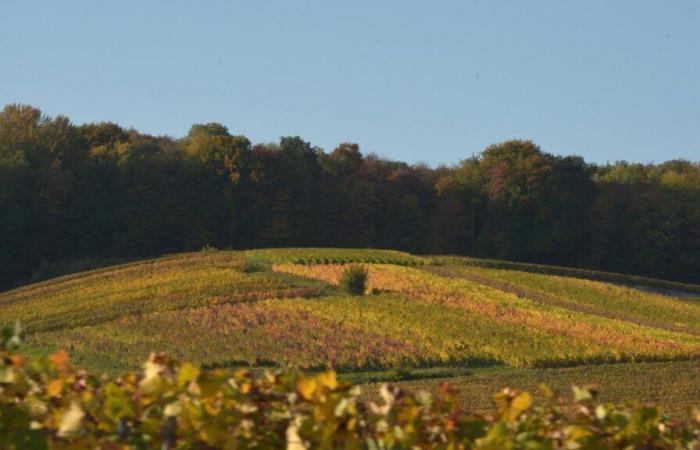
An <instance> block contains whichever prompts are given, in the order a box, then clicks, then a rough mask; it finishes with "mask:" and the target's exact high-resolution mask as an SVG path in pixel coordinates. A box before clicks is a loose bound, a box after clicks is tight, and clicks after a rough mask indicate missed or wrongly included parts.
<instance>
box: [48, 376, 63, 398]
mask: <svg viewBox="0 0 700 450" xmlns="http://www.w3.org/2000/svg"><path fill="white" fill-rule="evenodd" d="M61 392H63V380H61V379H58V380H53V381H52V382H50V383H49V384H48V385H47V386H46V395H48V396H49V397H58V396H60V395H61Z"/></svg>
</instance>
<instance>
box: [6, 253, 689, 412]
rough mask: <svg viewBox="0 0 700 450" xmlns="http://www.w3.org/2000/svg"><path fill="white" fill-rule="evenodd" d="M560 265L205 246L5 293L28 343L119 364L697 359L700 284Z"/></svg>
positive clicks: (111, 368) (491, 369) (591, 369)
mask: <svg viewBox="0 0 700 450" xmlns="http://www.w3.org/2000/svg"><path fill="white" fill-rule="evenodd" d="M349 263H361V264H364V265H365V266H366V267H368V269H369V282H368V292H367V295H365V296H360V297H353V296H349V295H347V294H345V293H344V292H343V291H341V290H340V289H339V287H338V286H337V282H338V278H339V276H340V274H341V272H342V270H343V268H344V265H346V264H349ZM562 270H564V269H562V268H547V267H545V266H527V265H512V264H509V263H501V264H500V266H499V265H498V264H496V262H493V261H491V262H488V263H485V262H483V261H482V262H481V263H479V260H471V259H463V258H450V257H419V256H413V255H410V254H407V253H403V252H396V251H389V250H357V249H268V250H252V251H242V252H229V251H206V252H199V253H188V254H178V255H172V256H168V257H164V258H159V259H154V260H148V261H140V262H136V263H131V264H125V265H120V266H114V267H108V268H102V269H98V270H94V271H88V272H83V273H79V274H74V275H69V276H64V277H60V278H56V279H53V280H49V281H46V282H43V283H37V284H34V285H30V286H27V287H23V288H19V289H15V290H12V291H8V292H5V293H2V294H0V322H2V323H9V322H12V321H14V320H20V321H21V323H22V324H23V325H24V327H25V330H26V341H27V351H29V352H30V353H35V354H47V353H50V352H54V351H55V350H57V349H59V348H64V349H67V350H68V351H69V352H70V353H71V355H72V357H73V359H74V361H75V363H76V365H78V366H83V367H87V368H91V369H95V370H101V371H108V372H119V371H122V370H126V369H130V368H134V367H138V366H139V365H140V364H141V363H142V362H143V361H144V360H145V359H146V358H147V357H148V355H149V354H150V352H152V351H164V352H166V353H168V354H169V355H171V356H173V357H176V358H179V359H184V360H190V361H194V362H196V363H199V364H202V365H204V366H205V367H237V366H252V367H263V366H298V367H301V368H304V369H308V370H316V369H321V368H325V367H327V366H332V367H333V368H335V369H337V370H339V371H341V373H343V376H344V377H346V378H353V379H355V380H356V381H376V380H381V379H387V378H388V379H401V378H444V377H452V378H454V379H456V380H458V381H459V382H461V383H462V384H464V385H466V386H470V389H472V390H473V389H474V386H473V383H472V381H474V380H478V379H479V377H482V378H481V379H489V380H491V383H486V385H488V386H487V387H486V386H484V389H483V390H484V391H485V392H486V391H487V392H489V393H491V392H493V390H494V389H493V387H494V385H493V383H496V384H498V383H500V382H503V384H507V380H508V379H509V377H515V378H514V379H515V380H521V381H522V382H523V383H525V384H527V383H530V384H532V383H534V382H535V381H536V380H535V378H537V377H540V378H542V379H547V378H549V379H552V380H557V379H560V377H559V375H557V374H560V375H561V374H567V373H568V374H569V375H565V376H564V378H561V380H566V382H567V383H568V382H569V381H571V382H575V379H576V377H577V376H578V378H580V379H581V380H582V381H585V382H590V381H597V382H601V381H605V377H603V378H601V377H600V376H598V375H599V374H601V373H608V372H609V371H607V369H605V370H604V369H602V368H604V367H613V366H600V365H601V364H610V363H615V364H620V363H627V364H626V368H625V369H624V370H623V369H611V370H612V372H615V370H618V371H619V370H623V372H624V373H627V374H629V377H632V379H634V377H635V374H636V373H638V374H644V377H646V378H644V380H645V381H644V382H645V383H647V384H651V385H654V384H658V383H661V384H663V383H664V382H670V381H668V380H670V378H669V377H668V373H669V372H674V373H677V374H683V372H684V371H691V370H692V371H693V372H695V371H696V370H697V369H698V364H697V362H696V359H697V358H698V356H699V355H700V302H698V301H697V300H696V299H697V297H698V292H700V290H699V288H698V287H697V286H693V285H679V284H672V285H664V282H662V281H660V280H649V279H640V278H629V279H628V278H625V277H624V276H622V275H609V277H614V280H613V281H614V283H612V282H602V281H596V280H591V279H589V278H600V275H599V274H598V275H596V274H590V273H587V272H585V271H581V272H580V273H579V272H576V271H573V270H572V271H570V272H568V273H566V274H565V273H563V272H562ZM546 272H551V273H546ZM554 273H556V274H554ZM564 275H568V276H564ZM584 277H588V278H584ZM611 280H612V278H611ZM624 283H627V284H630V285H634V286H636V288H635V287H629V286H625V285H623V284H624ZM645 286H646V287H647V288H653V289H656V290H657V291H658V290H659V289H661V288H662V286H665V289H670V290H669V291H668V293H667V294H663V293H660V292H650V291H648V290H645V289H639V287H645ZM638 363H645V364H638ZM652 363H658V364H652ZM562 367H576V369H567V370H568V372H566V371H562V370H560V369H557V368H562ZM595 367H599V368H597V369H595ZM614 367H622V366H614ZM572 370H573V372H572ZM612 372H611V373H612ZM480 374H481V375H480ZM497 374H498V375H497ZM537 374H539V375H537ZM576 374H578V375H576ZM591 374H592V375H591ZM595 374H598V375H595ZM678 376H682V375H678ZM688 376H690V375H688ZM483 377H486V378H483ZM518 377H520V378H518ZM628 379H629V378H628ZM460 380H461V381H460ZM470 380H471V381H470ZM640 380H641V378H640ZM640 382H641V381H640ZM421 383H425V382H424V381H423V382H421ZM470 383H471V384H470ZM610 383H611V384H614V385H615V386H618V387H619V386H620V385H621V383H622V377H620V376H618V377H617V378H615V377H612V378H611V381H610ZM615 389H616V388H613V391H614V392H617V391H615ZM618 391H619V398H616V399H622V400H626V398H624V396H625V395H629V394H630V391H629V390H624V389H618ZM684 392H686V393H689V395H691V398H687V399H686V400H689V401H690V400H693V399H695V400H700V393H698V392H695V391H692V389H690V387H689V390H685V391H684ZM650 395H651V394H650ZM692 396H695V397H692Z"/></svg>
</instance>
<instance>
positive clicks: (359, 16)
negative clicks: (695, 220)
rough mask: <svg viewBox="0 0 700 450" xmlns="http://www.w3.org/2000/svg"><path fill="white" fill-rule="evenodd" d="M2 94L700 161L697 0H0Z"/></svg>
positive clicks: (461, 141) (288, 130)
mask: <svg viewBox="0 0 700 450" xmlns="http://www.w3.org/2000/svg"><path fill="white" fill-rule="evenodd" d="M14 102H21V103H29V104H32V105H34V106H37V107H39V108H41V109H42V110H43V111H44V112H46V113H48V114H57V113H61V114H65V115H67V116H69V117H70V118H71V119H72V120H73V121H74V122H76V123H82V122H92V121H100V120H112V121H115V122H118V123H120V124H122V125H124V126H133V127H135V128H137V129H139V130H141V131H144V132H148V133H153V134H168V135H171V136H175V137H180V136H183V135H184V134H185V133H186V132H187V130H188V129H189V127H190V125H191V124H192V123H201V122H209V121H217V122H221V123H223V124H224V125H226V126H228V127H229V129H230V130H231V131H232V132H234V133H241V134H245V135H247V136H248V137H249V138H251V140H253V141H254V142H269V141H276V140H277V139H278V138H279V137H280V136H283V135H300V136H302V137H304V138H305V139H307V140H309V141H311V142H312V143H313V144H315V145H319V146H321V147H323V148H325V149H326V150H332V149H333V147H334V146H335V145H336V144H337V143H339V142H344V141H353V142H358V143H359V144H360V145H361V148H362V150H363V151H364V152H376V153H378V154H380V155H382V156H386V157H390V158H394V159H400V160H404V161H408V162H416V161H425V162H428V163H430V164H433V165H434V164H438V163H455V162H457V161H458V160H459V159H461V158H464V157H466V156H470V155H471V154H473V153H478V152H479V151H480V150H481V149H483V148H484V147H485V146H487V145H488V144H491V143H494V142H498V141H502V140H506V139H511V138H527V139H533V140H534V141H535V142H537V143H538V144H540V145H541V146H542V148H543V149H544V150H546V151H549V152H553V153H559V154H570V153H576V154H580V155H582V156H584V157H585V158H586V159H587V160H589V161H595V162H605V161H608V160H609V161H615V160H618V159H626V160H630V161H641V162H648V161H657V162H659V161H664V160H667V159H671V158H678V157H683V158H686V159H692V160H700V1H697V0H673V1H662V0H658V1H637V0H634V1H633V0H627V1H623V0H618V1H611V0H605V1H602V0H601V1H536V0H533V1H521V0H517V1H515V0H514V1H494V0H490V1H486V0H484V1H470V0H454V1H437V0H436V1H407V0H403V1H382V0H374V1H330V0H318V1H303V0H295V1H292V0H285V1H270V0H255V1H252V0H251V1H233V0H230V1H223V0H222V1H206V0H198V1H195V0H192V1H173V0H168V1H166V0H161V1H156V0H138V1H136V0H128V1H126V0H125V1H92V0H83V1H74V0H73V1H68V0H61V1H55V0H51V1H32V0H2V3H1V4H0V103H1V104H7V103H14Z"/></svg>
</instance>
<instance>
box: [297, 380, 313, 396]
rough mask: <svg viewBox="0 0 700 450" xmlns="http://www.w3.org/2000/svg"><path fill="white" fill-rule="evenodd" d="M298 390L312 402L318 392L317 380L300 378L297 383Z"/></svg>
mask: <svg viewBox="0 0 700 450" xmlns="http://www.w3.org/2000/svg"><path fill="white" fill-rule="evenodd" d="M297 390H298V391H299V393H300V394H301V396H302V397H304V398H305V399H306V400H311V399H312V398H313V396H314V392H315V391H316V380H314V379H313V378H300V379H299V381H297Z"/></svg>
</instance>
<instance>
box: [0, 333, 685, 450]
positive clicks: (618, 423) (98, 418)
mask: <svg viewBox="0 0 700 450" xmlns="http://www.w3.org/2000/svg"><path fill="white" fill-rule="evenodd" d="M1 344H2V351H1V352H0V448H3V449H7V450H20V449H22V450H34V449H36V450H39V449H105V450H107V449H109V450H116V449H151V448H153V449H158V448H159V449H207V450H213V449H237V448H261V449H272V448H287V449H294V450H298V449H305V448H329V449H330V448H345V449H365V448H366V449H380V448H394V449H404V448H405V449H408V448H424V449H428V448H435V449H460V448H462V449H508V448H546V449H564V448H567V449H570V448H589V449H598V448H601V449H602V448H604V449H627V448H644V449H676V448H684V449H693V448H697V447H696V446H697V445H698V436H699V434H698V427H697V422H695V421H690V422H689V424H687V425H680V424H678V423H673V422H671V421H670V420H669V419H668V418H666V417H665V416H664V415H663V414H662V412H661V411H659V410H658V409H657V408H655V407H653V406H642V405H632V406H619V405H612V404H598V403H597V402H596V401H595V391H594V390H592V389H585V388H583V389H582V388H576V387H574V389H573V391H574V396H575V401H576V404H575V407H574V408H573V410H564V409H563V408H561V407H560V406H559V405H558V402H557V399H556V398H555V397H554V395H553V394H552V393H551V392H549V390H548V389H547V388H545V387H542V390H543V394H544V396H545V398H546V401H545V403H544V404H542V405H535V404H534V402H533V398H532V396H531V395H530V394H528V393H527V392H519V391H517V390H511V389H504V390H503V391H501V392H499V393H498V394H496V396H495V397H494V402H495V408H496V410H495V411H494V413H493V414H487V415H479V414H472V413H469V412H468V411H466V410H464V409H462V408H461V407H460V406H459V405H460V403H459V393H458V392H456V391H455V390H454V389H452V388H451V387H450V385H449V384H443V385H441V386H440V387H439V389H438V390H437V391H435V392H431V393H429V392H422V391H420V392H405V391H402V390H400V389H398V388H396V387H392V386H389V385H384V386H383V387H382V388H381V390H380V393H381V400H380V401H377V402H373V401H363V400H360V399H359V398H358V395H359V393H360V389H359V388H358V387H355V386H352V385H351V384H350V383H348V382H343V381H339V380H337V379H336V376H335V374H334V373H333V372H325V373H321V374H318V375H315V376H305V375H303V374H300V373H298V372H292V371H270V370H266V371H264V372H261V373H255V372H252V371H250V370H246V369H239V370H235V371H226V370H208V371H207V370H202V369H200V368H198V367H196V366H194V365H192V364H189V363H178V362H176V361H173V360H171V359H168V358H167V357H165V356H162V355H151V357H150V358H149V359H148V361H147V362H146V363H145V364H144V366H143V370H142V371H141V372H140V373H138V374H135V373H129V374H125V375H124V376H122V377H119V378H108V377H104V376H97V375H95V374H91V373H88V372H85V371H83V370H79V369H75V368H74V367H73V366H72V365H71V363H70V359H69V356H68V354H67V353H66V352H65V351H59V352H58V353H56V354H54V355H52V356H50V357H49V358H46V359H35V360H29V359H27V358H26V357H25V356H23V355H21V354H20V353H17V352H16V348H17V344H18V338H17V335H16V333H13V332H12V330H9V329H4V330H3V331H2V342H1Z"/></svg>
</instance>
